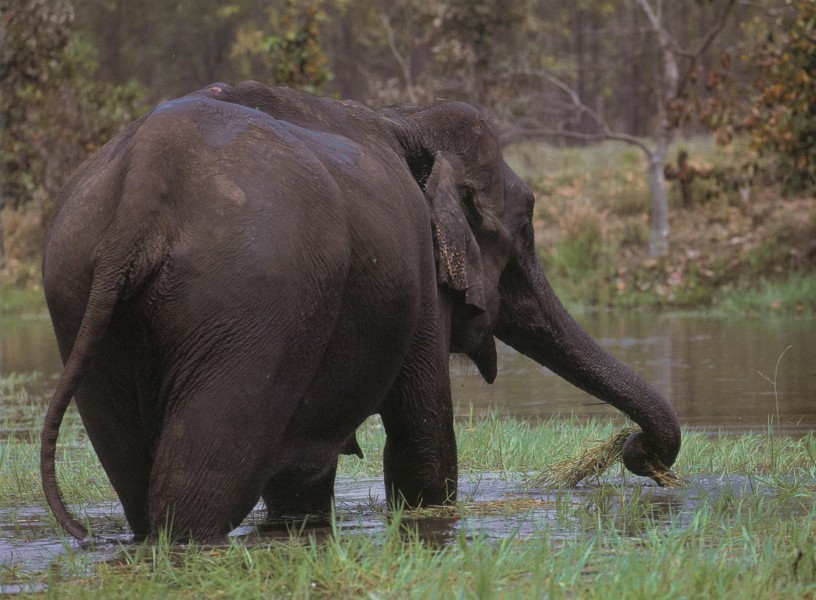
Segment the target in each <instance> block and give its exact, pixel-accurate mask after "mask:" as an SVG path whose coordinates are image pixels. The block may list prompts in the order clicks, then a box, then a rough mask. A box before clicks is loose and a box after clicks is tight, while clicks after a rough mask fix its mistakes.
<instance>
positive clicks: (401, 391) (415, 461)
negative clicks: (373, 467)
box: [380, 353, 457, 507]
mask: <svg viewBox="0 0 816 600" xmlns="http://www.w3.org/2000/svg"><path fill="white" fill-rule="evenodd" d="M417 355H418V356H421V355H422V354H421V353H419V354H414V355H413V356H417ZM409 356H410V355H409ZM445 358H447V355H446V356H445ZM417 362H418V361H417ZM434 367H435V368H434ZM380 412H381V416H382V420H383V425H384V426H385V433H386V436H387V438H386V442H385V450H384V454H383V467H384V474H385V490H386V498H387V499H388V502H389V504H390V505H391V506H398V505H399V504H400V503H405V504H406V505H407V506H409V507H419V506H429V505H442V504H446V503H449V502H452V501H454V500H456V484H457V463H456V437H455V434H454V430H453V406H452V403H451V393H450V384H449V379H448V371H447V361H443V360H441V359H440V360H439V361H438V364H437V365H432V366H430V367H429V366H428V365H416V364H414V365H408V366H407V367H406V368H404V369H403V371H402V374H401V375H400V377H399V378H398V380H397V382H396V385H395V386H394V387H393V388H392V390H391V392H390V393H389V395H388V397H387V398H386V400H385V401H384V402H383V405H382V409H381V411H380Z"/></svg>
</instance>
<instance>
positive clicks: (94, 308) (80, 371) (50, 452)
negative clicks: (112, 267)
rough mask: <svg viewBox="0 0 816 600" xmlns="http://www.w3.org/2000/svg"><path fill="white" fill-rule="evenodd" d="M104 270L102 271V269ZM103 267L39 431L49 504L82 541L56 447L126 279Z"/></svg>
mask: <svg viewBox="0 0 816 600" xmlns="http://www.w3.org/2000/svg"><path fill="white" fill-rule="evenodd" d="M100 271H102V272H100ZM105 279H106V277H105V276H104V269H103V270H99V269H97V270H96V272H95V274H94V279H93V283H92V284H91V291H90V295H89V297H88V302H87V304H86V307H85V313H84V315H83V317H82V323H81V324H80V327H79V331H78V333H77V336H76V340H75V341H74V346H73V348H72V349H71V353H70V355H69V357H68V360H67V361H66V363H65V369H64V370H63V373H62V376H61V377H60V379H59V382H58V383H57V388H56V390H55V391H54V395H53V397H52V398H51V402H50V403H49V405H48V411H47V413H46V415H45V422H44V423H43V428H42V432H41V434H40V473H41V478H42V485H43V491H44V492H45V498H46V500H47V501H48V506H49V507H50V508H51V511H52V512H53V513H54V516H55V517H56V518H57V521H58V522H59V524H60V525H61V526H62V527H63V528H64V529H65V530H66V531H68V533H70V534H71V535H73V536H74V537H76V538H77V539H79V540H82V541H83V542H88V541H90V539H89V534H88V531H87V529H86V528H85V527H84V526H83V525H81V524H80V523H79V521H77V519H76V518H75V517H74V516H73V515H72V514H71V512H70V511H69V510H68V507H67V506H66V505H65V501H64V499H63V497H62V494H61V492H60V489H59V483H58V482H57V474H56V450H57V438H58V437H59V429H60V425H61V424H62V420H63V417H64V416H65V411H66V410H67V408H68V405H69V404H70V402H71V398H73V397H74V394H75V393H76V391H77V390H78V389H79V386H80V384H81V382H82V378H83V376H84V375H85V373H86V372H87V369H88V365H89V363H90V362H91V360H92V359H93V357H94V355H95V351H96V350H97V347H98V344H99V341H100V340H101V339H102V338H103V337H104V335H105V332H106V331H107V328H108V326H109V324H110V321H111V317H112V315H113V311H114V309H115V307H116V304H117V302H118V301H119V298H120V296H121V294H122V289H123V287H124V285H123V284H124V282H123V281H122V280H121V279H118V278H109V279H108V281H107V282H106V281H105Z"/></svg>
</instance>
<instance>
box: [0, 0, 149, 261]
mask: <svg viewBox="0 0 816 600" xmlns="http://www.w3.org/2000/svg"><path fill="white" fill-rule="evenodd" d="M15 8H17V9H18V10H17V11H16V12H14V13H12V14H13V17H12V18H11V19H10V22H9V25H13V26H12V27H9V29H8V31H9V36H8V39H7V44H6V46H5V48H4V53H3V70H4V71H5V73H6V78H5V80H4V81H3V86H2V89H1V90H0V107H1V108H2V114H3V115H4V117H5V119H6V122H5V123H4V125H5V131H4V133H3V137H2V169H0V185H2V189H3V195H4V198H5V199H6V200H7V201H8V204H9V205H10V206H11V208H14V209H20V208H21V207H23V206H26V205H31V206H33V207H34V210H36V211H37V212H38V215H39V219H40V222H44V221H45V220H47V218H48V214H49V212H50V206H51V203H52V202H53V198H54V196H55V195H56V193H57V191H58V190H59V188H60V187H61V186H62V184H63V183H64V182H65V180H66V179H67V178H68V176H69V175H70V173H71V172H72V171H73V170H74V169H75V168H76V167H77V166H78V165H79V163H80V162H82V160H84V159H85V158H86V157H87V156H88V154H89V153H90V152H92V151H93V150H94V149H96V148H97V147H99V146H101V145H102V144H103V143H105V142H107V141H108V139H110V138H111V137H112V136H113V135H114V134H115V133H116V132H117V131H118V130H119V128H120V127H121V126H122V125H123V124H124V123H127V122H128V121H131V120H132V119H133V118H134V117H135V116H136V115H137V114H138V113H139V112H141V111H142V110H143V108H144V106H143V103H142V91H141V88H140V87H139V86H138V85H137V84H135V83H130V84H126V85H112V84H109V83H107V82H104V81H101V80H100V79H99V78H98V77H97V76H96V75H97V72H98V66H99V65H98V61H97V53H96V49H95V48H93V47H92V46H91V45H90V44H88V43H87V42H86V41H85V40H83V39H82V38H81V37H80V36H73V35H71V32H70V29H69V25H70V22H71V20H72V19H73V9H72V7H71V5H70V3H68V2H57V3H42V2H26V1H24V0H19V1H18V2H17V6H16V7H15ZM21 31H23V32H31V35H30V36H29V35H25V34H23V33H21ZM29 233H30V234H31V235H30V237H29V239H28V240H27V242H26V244H27V245H28V246H29V247H31V246H33V247H34V248H35V249H38V248H39V246H40V244H39V243H37V242H36V241H35V243H33V244H32V243H31V239H33V240H37V238H38V232H34V231H31V232H29ZM30 252H31V251H26V250H25V249H24V247H23V246H21V245H18V246H16V248H14V249H12V251H11V252H10V253H9V254H10V255H12V256H13V257H14V256H17V257H18V258H27V257H29V254H30ZM34 252H36V250H34Z"/></svg>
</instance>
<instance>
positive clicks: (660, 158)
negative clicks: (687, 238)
mask: <svg viewBox="0 0 816 600" xmlns="http://www.w3.org/2000/svg"><path fill="white" fill-rule="evenodd" d="M667 153H668V144H667V143H666V141H665V140H663V143H660V142H658V144H657V147H656V148H655V149H654V150H653V151H652V152H651V153H650V154H649V156H648V159H649V167H648V169H649V192H650V193H651V196H652V219H651V221H652V234H651V238H650V240H649V254H651V255H652V256H666V255H667V254H668V253H669V199H668V194H667V193H666V175H665V173H664V171H663V169H664V166H663V165H664V164H665V162H666V154H667Z"/></svg>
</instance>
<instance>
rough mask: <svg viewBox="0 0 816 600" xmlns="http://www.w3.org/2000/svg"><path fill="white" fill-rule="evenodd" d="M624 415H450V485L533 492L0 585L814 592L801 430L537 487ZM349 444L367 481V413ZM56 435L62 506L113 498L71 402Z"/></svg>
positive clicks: (63, 566)
mask: <svg viewBox="0 0 816 600" xmlns="http://www.w3.org/2000/svg"><path fill="white" fill-rule="evenodd" d="M25 390H26V378H25V377H21V376H17V377H15V379H14V380H13V381H11V380H10V379H5V380H0V410H2V412H0V424H1V426H2V429H4V430H6V431H7V430H8V429H9V428H10V427H12V426H15V427H17V429H18V433H17V434H16V436H14V437H12V438H9V439H7V440H3V443H2V445H0V499H2V500H0V509H2V508H8V507H30V506H35V507H36V506H43V497H42V494H41V492H40V490H39V469H38V458H39V455H38V445H37V434H36V432H37V431H38V428H39V424H40V422H41V418H42V416H41V413H42V412H43V399H41V398H38V397H35V396H31V395H29V394H28V393H27V392H26V391H25ZM623 426H625V423H624V421H623V420H620V421H617V422H614V423H613V422H597V421H593V422H589V423H584V422H580V421H578V420H576V419H571V418H564V419H554V420H548V421H544V422H541V423H536V422H529V421H516V420H511V419H504V418H501V417H500V416H498V415H493V416H489V417H483V418H472V419H468V420H466V421H464V422H460V423H458V424H457V436H458V441H459V455H460V465H461V468H460V470H461V474H462V476H463V477H464V478H465V479H468V480H470V481H478V480H479V478H480V477H482V476H483V475H484V474H486V473H491V474H498V476H499V477H501V478H505V479H506V480H507V481H508V489H510V488H512V489H514V490H516V491H518V490H522V492H523V490H525V489H529V491H530V493H532V494H538V496H536V497H533V498H530V497H527V496H525V495H524V494H523V493H521V494H517V495H515V496H513V497H511V498H509V499H502V498H498V499H496V500H494V501H481V502H480V501H474V499H473V498H468V497H463V498H461V499H460V502H459V503H458V504H457V505H455V506H454V507H452V508H449V509H445V510H429V511H419V512H405V513H396V514H394V513H388V512H387V511H385V509H384V506H383V505H382V503H381V502H379V503H378V502H374V501H372V503H371V504H372V506H369V507H364V510H365V511H367V514H368V517H367V518H368V519H374V520H375V521H377V522H378V523H379V525H378V526H377V527H374V528H373V529H372V528H370V527H369V528H354V527H350V526H349V522H348V520H349V519H353V517H350V516H349V515H348V514H343V513H342V512H341V514H340V515H339V517H338V518H339V519H340V521H339V522H338V523H335V525H334V527H333V529H330V530H329V532H328V533H327V534H323V535H314V534H313V535H300V536H298V535H291V536H290V537H288V538H286V537H284V538H283V539H279V540H273V539H270V538H268V537H263V536H261V537H259V536H257V535H254V534H249V535H248V536H245V537H242V538H238V539H231V540H230V541H229V543H227V544H224V545H220V546H202V545H196V544H192V545H189V546H183V547H178V546H172V545H170V544H168V543H167V542H165V541H161V542H159V543H158V544H155V545H131V546H123V547H122V548H121V549H120V550H118V551H115V552H113V551H111V553H112V556H111V557H109V558H108V559H107V560H104V561H102V562H94V561H91V560H90V555H89V554H88V553H86V552H85V551H83V550H81V549H78V548H77V547H76V546H75V545H73V544H72V543H69V544H68V548H67V551H66V552H65V553H64V554H62V555H61V556H60V557H59V558H58V559H56V561H55V564H52V565H50V566H44V567H42V568H34V569H31V568H25V566H24V565H23V566H20V565H15V564H8V563H6V564H0V585H10V584H14V585H30V586H42V585H43V584H44V585H45V586H47V589H46V590H45V592H44V595H45V596H46V597H59V598H110V597H120V598H156V597H170V598H220V597H225V598H227V597H228V598H258V597H297V598H301V597H303V598H306V597H314V598H341V597H343V598H345V597H350V598H403V597H405V598H414V597H415V598H427V597H442V598H459V597H461V598H539V597H540V598H576V597H580V598H615V599H617V598H622V597H626V598H655V597H657V598H697V597H711V598H726V597H728V598H731V597H733V598H737V597H738V598H790V597H810V596H814V595H816V549H815V548H816V507H814V502H813V497H814V493H815V492H816V488H814V482H816V436H814V435H813V434H810V435H807V436H805V437H803V438H800V439H795V438H790V437H783V436H779V435H777V434H776V433H775V432H774V429H773V427H772V426H771V427H769V428H768V430H767V431H766V432H764V433H760V434H753V435H728V434H720V433H717V432H702V431H685V432H684V445H683V450H682V452H681V455H680V458H679V460H678V463H677V464H676V465H675V469H676V470H677V471H678V472H679V473H681V474H682V475H684V476H686V477H690V478H692V479H695V480H696V481H697V482H698V483H697V484H696V487H693V488H692V489H691V490H660V489H658V488H655V487H654V486H652V485H651V484H650V483H649V482H647V481H646V480H643V479H641V478H637V477H634V476H627V475H625V474H624V472H623V471H622V469H617V468H616V469H613V470H612V472H610V473H609V474H608V475H607V476H605V477H604V478H602V479H601V480H600V481H593V482H590V483H589V484H588V485H586V486H583V487H580V488H575V489H561V490H558V489H552V490H549V491H548V492H547V493H546V494H544V495H541V490H540V489H537V487H536V485H537V484H536V483H535V482H536V481H537V479H538V478H539V477H540V476H541V474H542V473H543V472H546V465H547V464H552V463H554V462H556V461H558V460H560V459H563V458H565V457H567V456H570V455H572V454H575V453H577V452H580V451H582V450H584V449H585V448H586V447H588V446H592V445H595V444H597V443H598V442H601V441H605V440H606V439H608V438H609V437H610V436H611V435H612V434H613V433H614V432H615V431H617V430H618V429H620V428H621V427H623ZM27 431H30V432H31V433H30V434H28V433H26V432H27ZM358 439H359V441H360V445H361V447H362V449H363V451H364V453H365V454H366V458H365V459H364V460H359V459H357V458H354V457H343V458H342V459H341V465H340V477H342V478H344V479H348V478H361V477H369V476H377V477H379V476H380V474H381V470H382V464H381V460H382V459H381V455H382V447H383V441H384V434H383V431H382V426H381V423H380V422H379V420H378V419H376V418H375V419H370V420H369V421H367V422H366V423H365V424H364V425H363V427H361V428H360V431H359V432H358ZM60 440H61V457H60V459H59V462H58V467H57V468H58V473H59V476H60V480H61V482H62V486H63V490H64V493H65V496H66V498H67V500H68V502H69V503H70V504H72V505H94V504H98V503H100V502H105V501H108V500H111V499H112V498H113V492H112V491H111V489H110V486H109V485H108V483H107V479H106V477H105V475H104V472H103V471H102V469H101V467H100V466H99V464H98V462H97V460H96V458H95V456H94V454H93V451H92V449H91V448H90V444H89V442H88V440H87V438H86V436H85V434H84V433H83V430H82V427H81V424H80V423H79V420H78V418H77V416H76V413H75V411H74V410H73V409H71V412H70V413H69V415H68V417H67V419H66V422H65V424H64V426H63V430H62V434H61V438H60ZM704 479H708V480H709V482H708V483H701V482H703V480H704ZM740 482H742V483H740ZM7 514H12V518H14V519H19V522H17V523H12V526H11V527H4V528H3V529H0V536H2V537H3V538H5V540H4V541H7V542H9V543H25V542H26V539H27V538H28V537H31V536H32V535H33V534H32V533H31V531H30V530H29V529H27V524H26V522H25V517H24V516H22V514H21V515H19V516H14V515H15V514H16V513H14V512H13V511H11V512H10V513H7ZM119 518H120V519H121V517H119ZM491 518H503V519H505V520H506V521H508V522H510V523H514V522H515V521H514V519H518V522H519V523H521V522H527V523H528V524H530V523H532V525H531V526H530V527H531V529H528V530H525V533H522V532H521V531H520V530H518V531H514V529H513V528H512V527H511V528H510V529H509V530H508V532H507V534H506V535H501V536H496V535H490V534H486V533H484V532H483V531H482V530H481V529H480V523H481V524H483V523H485V522H488V521H489V519H491ZM343 519H346V521H343ZM485 519H487V521H485ZM424 520H430V521H434V520H435V521H440V520H441V521H443V522H444V523H446V524H447V525H448V526H449V527H450V528H451V530H452V531H453V533H452V537H451V538H450V539H449V540H448V541H446V542H445V543H438V542H433V541H429V540H428V539H427V538H426V537H425V536H423V535H421V534H420V533H419V530H420V529H421V526H422V523H423V521H424ZM15 525H16V529H15V527H14V526H15ZM44 531H45V533H44V534H43V533H42V532H41V533H40V534H38V535H47V536H50V538H51V539H58V536H59V532H58V531H57V529H56V525H55V523H53V521H51V522H50V524H46V525H45V526H44ZM0 589H2V588H0ZM10 589H12V588H10ZM31 589H40V588H37V587H32V588H31Z"/></svg>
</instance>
